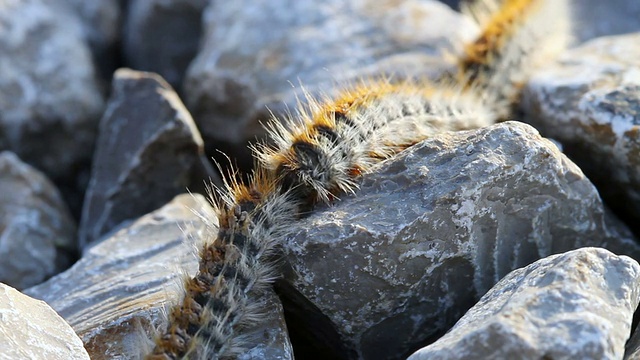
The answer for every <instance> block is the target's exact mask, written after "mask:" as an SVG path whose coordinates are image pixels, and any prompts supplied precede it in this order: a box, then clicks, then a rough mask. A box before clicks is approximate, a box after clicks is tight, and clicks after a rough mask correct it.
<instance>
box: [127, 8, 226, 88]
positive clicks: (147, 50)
mask: <svg viewBox="0 0 640 360" xmlns="http://www.w3.org/2000/svg"><path fill="white" fill-rule="evenodd" d="M208 3H209V0H169V1H167V0H131V1H129V8H128V10H129V11H128V14H127V20H126V24H125V31H124V38H123V42H124V44H123V46H124V53H125V56H126V58H127V61H128V65H129V66H130V67H132V68H135V69H138V70H145V71H153V72H156V73H158V74H160V75H162V77H163V78H164V79H165V80H167V81H168V82H169V83H170V84H171V85H173V86H174V87H176V88H179V86H180V85H181V84H182V79H183V77H184V74H185V72H186V70H187V66H189V63H191V60H193V58H194V57H195V56H196V54H197V53H198V48H199V45H200V37H201V32H202V13H203V11H204V9H205V7H206V6H207V4H208ZM229 5H230V4H227V5H226V6H229Z"/></svg>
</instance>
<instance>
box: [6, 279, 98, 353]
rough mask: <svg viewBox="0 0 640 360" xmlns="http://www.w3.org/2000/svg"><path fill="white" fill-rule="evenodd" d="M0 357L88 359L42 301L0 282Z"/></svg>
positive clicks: (69, 330)
mask: <svg viewBox="0 0 640 360" xmlns="http://www.w3.org/2000/svg"><path fill="white" fill-rule="evenodd" d="M0 314H2V321H0V349H1V350H0V359H7V360H9V359H32V360H67V359H68V360H75V359H82V360H89V354H87V351H86V350H85V349H84V347H82V341H80V339H79V338H78V335H76V334H75V333H74V332H73V329H71V327H70V326H69V324H67V323H66V322H65V321H64V319H63V318H61V317H60V315H58V314H56V312H55V311H54V310H53V309H52V308H51V307H50V306H49V305H47V304H46V303H45V302H43V301H39V300H35V299H32V298H30V297H28V296H26V295H23V294H21V293H20V292H19V291H17V290H16V289H13V288H11V287H10V286H7V285H5V284H1V283H0Z"/></svg>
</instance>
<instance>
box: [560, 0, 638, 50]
mask: <svg viewBox="0 0 640 360" xmlns="http://www.w3.org/2000/svg"><path fill="white" fill-rule="evenodd" d="M571 5H572V7H573V8H574V9H575V11H574V12H573V14H572V20H573V21H572V22H573V27H574V30H573V33H574V35H575V37H576V41H577V42H584V41H586V40H589V39H592V38H596V37H599V36H605V35H619V34H624V33H631V32H636V31H640V2H638V1H636V0H609V1H600V0H573V2H572V4H571Z"/></svg>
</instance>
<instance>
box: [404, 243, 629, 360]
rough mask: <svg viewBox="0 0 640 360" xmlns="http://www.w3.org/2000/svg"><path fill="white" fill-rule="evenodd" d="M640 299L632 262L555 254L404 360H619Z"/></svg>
mask: <svg viewBox="0 0 640 360" xmlns="http://www.w3.org/2000/svg"><path fill="white" fill-rule="evenodd" d="M639 296H640V265H638V263H637V262H636V261H635V260H633V259H630V258H628V257H626V256H616V255H614V254H612V253H610V252H608V251H606V250H604V249H599V248H585V249H579V250H574V251H570V252H567V253H564V254H561V255H553V256H550V257H547V258H545V259H542V260H539V261H537V262H535V263H534V264H532V265H529V266H527V267H525V268H522V269H518V270H515V271H513V272H511V273H510V274H509V275H507V276H506V277H505V278H504V279H502V280H500V282H499V283H498V284H497V285H496V286H494V287H493V288H492V289H491V290H490V291H489V292H488V293H487V294H486V295H485V296H483V297H482V299H480V301H479V302H478V304H476V305H475V306H474V307H473V308H471V310H469V312H467V313H466V314H465V316H463V317H462V319H460V321H458V323H457V324H456V325H455V326H454V327H453V329H451V330H450V331H449V332H448V333H447V334H446V335H445V336H443V337H442V338H441V339H439V340H438V341H436V342H435V343H433V344H431V345H429V346H427V347H425V348H423V349H421V350H419V351H417V352H416V353H415V354H413V355H411V356H410V357H409V360H426V359H429V360H432V359H433V360H437V359H451V360H455V359H522V360H527V359H531V360H538V359H556V360H559V359H585V360H587V359H593V360H604V359H612V360H613V359H621V358H622V356H623V353H624V345H625V342H626V340H627V338H628V337H629V333H630V331H631V321H632V318H633V312H634V310H635V308H636V307H637V306H638V301H639V300H640V298H639Z"/></svg>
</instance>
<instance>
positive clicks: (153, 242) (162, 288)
mask: <svg viewBox="0 0 640 360" xmlns="http://www.w3.org/2000/svg"><path fill="white" fill-rule="evenodd" d="M203 219H209V220H208V221H210V222H211V223H210V224H209V226H208V225H207V224H205V222H204V221H203ZM216 231H217V217H216V216H215V213H214V210H213V209H212V208H211V206H210V205H209V203H208V202H207V200H206V199H205V198H204V197H203V196H201V195H198V194H196V195H188V194H183V195H180V196H177V197H176V198H175V199H174V200H173V201H172V202H171V203H169V204H167V205H165V206H164V207H162V208H161V209H159V210H157V211H155V212H152V213H150V214H148V215H145V216H143V217H141V218H140V219H138V220H137V221H135V222H134V223H133V224H131V225H130V226H128V227H126V228H123V229H121V230H119V231H117V232H116V233H114V234H113V235H112V236H111V237H109V238H108V239H105V240H104V241H103V242H101V243H99V244H97V245H96V246H94V247H92V248H91V249H89V250H88V251H87V252H86V253H85V255H84V256H83V257H82V259H80V261H78V262H77V263H76V264H75V265H74V266H73V267H72V268H71V269H69V270H68V271H66V272H64V273H62V274H60V275H58V276H56V277H54V278H52V279H50V280H49V281H47V282H46V283H44V284H42V285H39V286H36V287H33V288H30V289H28V290H27V291H26V293H27V294H29V295H30V296H33V297H36V298H40V299H43V300H45V301H46V302H47V303H49V304H50V305H51V306H52V307H53V308H54V309H55V310H56V311H57V312H58V313H59V314H60V315H61V316H62V317H64V318H65V319H66V320H67V321H68V322H69V324H70V325H71V326H72V327H73V329H74V330H75V331H76V333H77V334H78V335H79V336H80V338H81V339H82V341H83V342H84V345H85V347H86V349H87V350H88V352H89V354H90V355H91V359H93V360H96V359H105V360H106V359H136V358H140V357H141V356H142V355H143V354H144V353H145V352H148V351H150V350H151V348H152V346H153V342H152V340H151V339H153V338H154V336H155V334H157V329H164V328H165V327H166V316H167V312H168V309H169V306H170V305H173V304H176V303H178V302H179V300H181V298H182V295H183V294H184V289H182V279H183V277H185V276H194V275H195V273H196V271H197V268H198V257H197V251H198V249H200V248H201V247H202V245H203V244H204V241H205V239H207V238H208V237H209V236H211V235H212V234H215V232H216ZM276 299H277V298H276V297H275V295H273V293H272V292H271V293H270V294H268V295H267V298H266V299H265V298H261V299H260V300H259V301H267V302H268V303H269V304H271V305H268V306H269V309H270V312H269V314H268V316H269V317H270V319H273V320H271V322H268V325H267V326H265V328H262V329H258V330H255V329H250V330H248V332H250V331H251V330H255V331H256V332H257V334H256V336H257V338H258V339H259V340H258V343H257V345H256V347H255V348H254V349H251V350H250V351H249V353H257V354H287V353H291V350H290V349H291V344H290V343H289V340H288V337H287V332H286V325H285V323H284V319H283V317H282V314H281V312H282V308H281V306H280V305H279V303H278V302H277V300H276ZM256 301H258V300H256ZM256 336H254V337H253V338H255V337H256ZM281 358H282V359H289V358H292V357H290V356H282V357H281Z"/></svg>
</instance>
